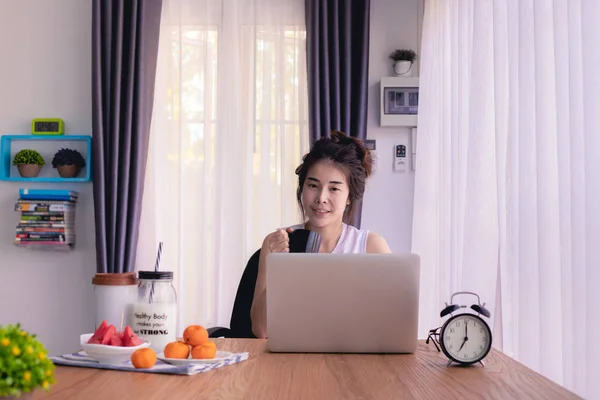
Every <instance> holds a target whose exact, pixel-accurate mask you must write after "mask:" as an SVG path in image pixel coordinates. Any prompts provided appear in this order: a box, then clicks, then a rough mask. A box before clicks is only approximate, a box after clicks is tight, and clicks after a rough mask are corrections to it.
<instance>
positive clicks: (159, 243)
mask: <svg viewBox="0 0 600 400" xmlns="http://www.w3.org/2000/svg"><path fill="white" fill-rule="evenodd" d="M162 246H163V242H158V253H157V254H156V263H155V264H154V272H158V269H159V267H160V255H161V253H162ZM153 297H154V282H152V288H151V289H150V303H152V302H153V301H154V299H153Z"/></svg>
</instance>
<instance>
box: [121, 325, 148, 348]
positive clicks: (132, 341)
mask: <svg viewBox="0 0 600 400" xmlns="http://www.w3.org/2000/svg"><path fill="white" fill-rule="evenodd" d="M121 339H122V340H123V346H127V347H134V346H139V345H140V344H142V343H144V342H142V340H141V339H140V338H139V337H138V336H137V335H136V334H135V333H134V332H133V330H132V329H131V327H130V326H129V325H127V326H126V327H125V330H124V331H123V335H122V336H121Z"/></svg>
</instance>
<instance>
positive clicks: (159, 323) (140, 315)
mask: <svg viewBox="0 0 600 400" xmlns="http://www.w3.org/2000/svg"><path fill="white" fill-rule="evenodd" d="M138 277H139V283H138V292H137V299H136V302H135V303H134V305H133V313H132V316H131V320H132V325H131V327H132V329H133V332H134V333H135V334H136V335H137V336H138V337H140V338H142V339H146V340H148V341H149V342H150V347H152V349H153V350H154V351H156V353H162V352H163V350H164V348H165V346H166V345H167V344H168V343H170V342H175V341H176V339H177V292H176V291H175V288H174V287H173V272H170V271H165V272H155V271H139V272H138Z"/></svg>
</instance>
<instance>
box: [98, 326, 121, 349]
mask: <svg viewBox="0 0 600 400" xmlns="http://www.w3.org/2000/svg"><path fill="white" fill-rule="evenodd" d="M115 333H117V328H115V326H114V325H112V324H111V325H109V326H108V329H107V330H106V332H104V335H103V336H102V341H101V342H100V344H109V343H110V339H111V338H112V337H113V336H114V335H115Z"/></svg>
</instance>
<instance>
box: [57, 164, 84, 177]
mask: <svg viewBox="0 0 600 400" xmlns="http://www.w3.org/2000/svg"><path fill="white" fill-rule="evenodd" d="M56 169H58V174H59V175H60V176H61V177H62V178H74V177H76V176H77V174H79V167H78V166H77V165H75V164H72V165H59V166H58V167H56Z"/></svg>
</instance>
